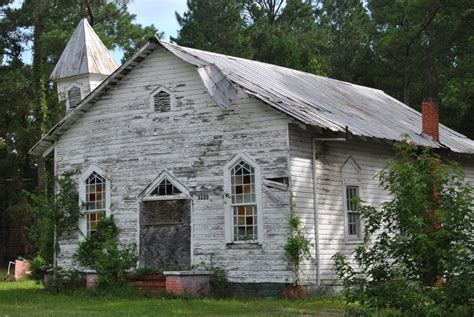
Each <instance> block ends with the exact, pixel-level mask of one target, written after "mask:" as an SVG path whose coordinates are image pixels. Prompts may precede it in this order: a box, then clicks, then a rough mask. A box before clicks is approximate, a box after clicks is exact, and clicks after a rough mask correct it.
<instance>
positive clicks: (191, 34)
mask: <svg viewBox="0 0 474 317" xmlns="http://www.w3.org/2000/svg"><path fill="white" fill-rule="evenodd" d="M187 5H188V10H187V11H186V12H185V13H184V14H183V16H181V15H179V14H178V13H176V19H177V20H178V24H179V25H180V27H181V29H180V30H179V34H178V36H177V37H176V38H171V39H172V40H173V41H175V42H176V43H178V44H179V45H183V46H187V47H194V48H199V49H203V50H208V51H212V52H217V53H223V54H228V55H235V56H240V57H249V58H250V57H252V50H251V47H250V41H249V39H248V37H247V36H246V34H245V21H244V20H243V18H242V16H241V12H242V11H243V9H244V2H243V1H241V0H230V1H220V0H212V1H208V0H190V1H188V3H187Z"/></svg>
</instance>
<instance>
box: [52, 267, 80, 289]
mask: <svg viewBox="0 0 474 317" xmlns="http://www.w3.org/2000/svg"><path fill="white" fill-rule="evenodd" d="M85 283H86V279H85V276H84V274H83V273H81V272H79V271H75V270H72V271H66V270H62V269H60V268H55V269H54V270H53V271H52V272H50V273H49V274H48V279H47V280H46V282H45V284H44V287H45V289H46V290H47V291H48V292H51V293H62V292H64V291H68V290H75V289H78V288H82V287H84V285H85Z"/></svg>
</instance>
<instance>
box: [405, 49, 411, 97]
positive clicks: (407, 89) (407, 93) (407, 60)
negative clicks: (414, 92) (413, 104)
mask: <svg viewBox="0 0 474 317" xmlns="http://www.w3.org/2000/svg"><path fill="white" fill-rule="evenodd" d="M411 72H412V69H411V56H410V49H409V48H407V49H406V51H405V73H404V76H403V103H404V104H406V105H407V106H410V83H411Z"/></svg>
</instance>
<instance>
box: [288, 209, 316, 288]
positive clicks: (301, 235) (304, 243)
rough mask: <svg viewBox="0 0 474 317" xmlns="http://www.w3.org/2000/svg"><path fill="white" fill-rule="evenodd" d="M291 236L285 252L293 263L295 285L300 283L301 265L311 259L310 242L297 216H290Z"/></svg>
mask: <svg viewBox="0 0 474 317" xmlns="http://www.w3.org/2000/svg"><path fill="white" fill-rule="evenodd" d="M288 223H289V226H290V230H291V233H290V236H289V237H288V239H287V242H286V245H285V247H284V248H285V252H286V255H287V256H288V258H289V259H290V261H291V262H292V263H293V271H294V276H295V278H294V285H295V286H296V285H298V283H299V271H300V265H301V263H302V262H303V261H304V260H306V259H309V258H310V257H311V253H310V249H309V246H310V241H309V239H308V238H307V237H306V232H305V231H304V228H303V224H302V223H301V219H300V218H298V217H297V216H295V215H291V216H290V220H289V222H288Z"/></svg>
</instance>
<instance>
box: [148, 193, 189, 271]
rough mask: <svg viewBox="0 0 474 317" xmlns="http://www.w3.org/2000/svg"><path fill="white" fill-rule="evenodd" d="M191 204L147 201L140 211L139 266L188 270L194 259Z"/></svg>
mask: <svg viewBox="0 0 474 317" xmlns="http://www.w3.org/2000/svg"><path fill="white" fill-rule="evenodd" d="M190 216H191V201H190V200H187V199H176V200H158V201H145V202H143V203H142V204H141V208H140V265H141V266H142V267H147V268H158V269H188V268H189V266H190V258H191V247H190V246H191V240H190V239H191V226H190V218H191V217H190Z"/></svg>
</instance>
